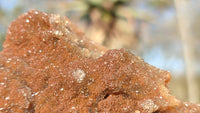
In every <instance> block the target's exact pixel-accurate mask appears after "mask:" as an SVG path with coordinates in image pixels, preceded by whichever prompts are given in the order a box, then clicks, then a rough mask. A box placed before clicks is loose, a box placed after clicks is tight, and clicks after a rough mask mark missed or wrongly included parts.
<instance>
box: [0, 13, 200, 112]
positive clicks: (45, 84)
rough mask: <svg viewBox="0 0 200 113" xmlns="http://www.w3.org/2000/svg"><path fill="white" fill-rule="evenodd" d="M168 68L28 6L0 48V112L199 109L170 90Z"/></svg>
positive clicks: (58, 17) (178, 110)
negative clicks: (94, 38) (87, 35)
mask: <svg viewBox="0 0 200 113" xmlns="http://www.w3.org/2000/svg"><path fill="white" fill-rule="evenodd" d="M170 77H171V75H170V73H168V72H167V71H163V70H160V69H157V68H155V67H153V66H151V65H149V64H147V63H145V62H144V61H143V60H142V59H141V58H140V57H137V56H135V55H134V54H132V53H131V52H129V51H128V50H126V49H120V50H107V49H106V48H105V47H103V46H101V45H98V44H96V43H94V42H93V41H89V40H88V39H86V38H85V36H84V34H83V33H82V32H81V31H80V30H79V29H78V28H77V27H76V26H75V25H74V24H72V23H71V21H69V20H68V19H67V18H65V17H61V16H59V15H54V14H46V13H43V12H39V11H36V10H31V11H29V12H28V13H27V14H24V15H22V16H20V17H19V18H18V19H17V20H16V21H14V22H13V23H12V24H11V26H10V27H9V29H8V32H7V36H6V41H5V43H4V50H3V51H2V52H1V53H0V112H4V113H6V112H7V113H10V112H11V113H26V112H27V113H35V112H36V113H65V112H66V113H95V112H104V113H152V112H154V113H198V112H200V106H199V105H194V104H190V103H183V102H182V101H180V100H177V99H176V98H175V97H174V96H172V95H170V94H169V90H168V88H167V84H168V82H169V80H170Z"/></svg>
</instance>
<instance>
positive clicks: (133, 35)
mask: <svg viewBox="0 0 200 113" xmlns="http://www.w3.org/2000/svg"><path fill="white" fill-rule="evenodd" d="M30 9H37V10H40V11H44V12H48V13H58V14H61V15H63V16H67V17H68V18H69V19H71V21H72V22H74V23H75V24H77V25H78V26H79V27H80V29H82V30H83V31H84V32H85V33H86V36H87V37H88V38H90V39H92V40H94V41H96V42H98V43H101V44H103V45H105V46H106V47H108V48H112V49H115V48H117V49H118V48H127V49H130V51H132V52H133V53H134V54H136V55H139V56H141V57H142V58H143V59H144V60H145V61H146V62H148V63H149V64H151V65H154V66H156V67H158V68H161V69H164V70H167V71H169V72H170V73H171V74H172V80H171V82H170V85H169V88H170V91H171V93H172V94H173V95H175V96H176V97H177V98H179V99H182V100H184V101H190V102H194V103H200V21H199V19H200V13H199V12H200V1H199V0H0V50H2V49H3V48H2V44H3V42H4V40H5V36H6V30H7V28H8V26H9V25H10V24H11V22H12V21H13V20H15V19H17V17H18V16H19V15H21V14H22V13H25V12H27V11H28V10H30Z"/></svg>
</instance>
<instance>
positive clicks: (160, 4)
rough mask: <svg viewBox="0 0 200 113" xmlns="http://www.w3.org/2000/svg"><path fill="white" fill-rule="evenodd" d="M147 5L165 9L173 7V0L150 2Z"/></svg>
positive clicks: (154, 0) (151, 0)
mask: <svg viewBox="0 0 200 113" xmlns="http://www.w3.org/2000/svg"><path fill="white" fill-rule="evenodd" d="M148 3H149V5H151V6H153V7H155V8H159V9H166V8H168V7H171V6H172V5H173V0H150V1H149V2H148Z"/></svg>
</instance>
